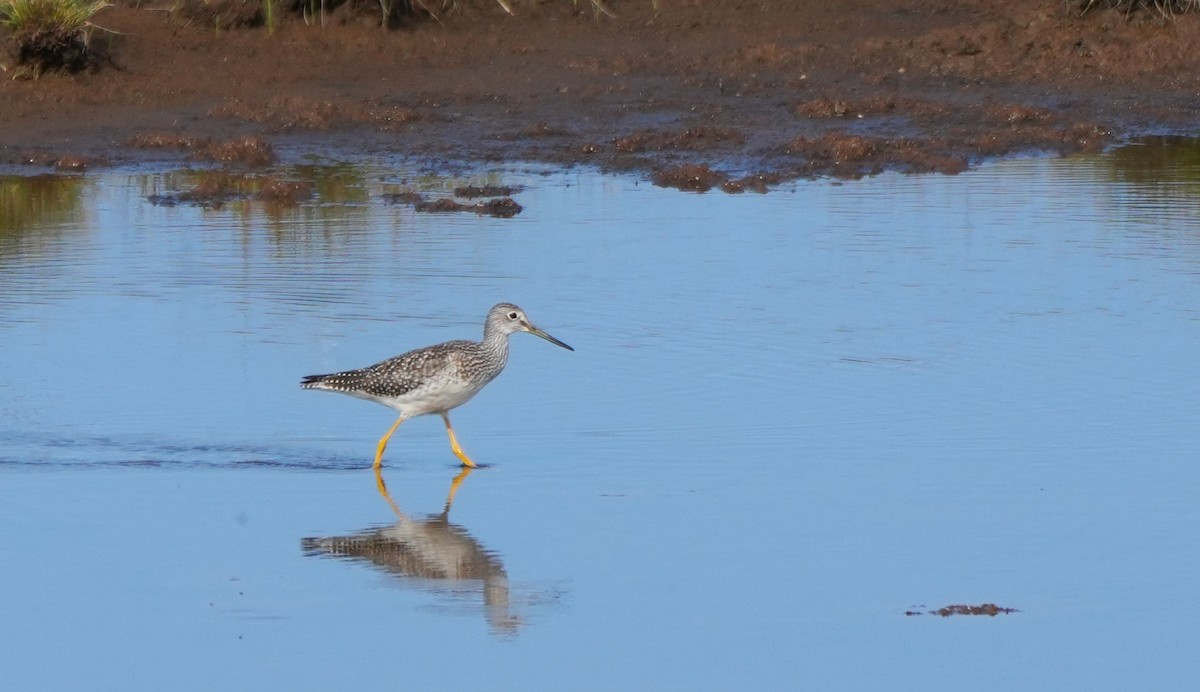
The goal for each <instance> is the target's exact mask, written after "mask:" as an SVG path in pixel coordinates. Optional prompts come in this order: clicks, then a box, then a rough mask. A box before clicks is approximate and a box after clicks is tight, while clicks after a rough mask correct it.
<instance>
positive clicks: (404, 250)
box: [0, 159, 1200, 689]
mask: <svg viewBox="0 0 1200 692" xmlns="http://www.w3.org/2000/svg"><path fill="white" fill-rule="evenodd" d="M1101 169H1102V166H1098V164H1097V163H1095V162H1094V161H1093V160H1089V159H1072V160H1066V161H1043V160H1026V161H1015V162H1010V163H1006V164H1003V165H997V166H991V167H988V168H987V169H985V170H982V171H977V172H973V173H968V174H964V175H960V176H956V177H901V176H890V175H889V176H883V177H880V178H876V179H872V180H866V181H861V182H854V183H846V184H833V183H828V182H816V183H797V184H795V185H793V186H790V188H789V189H785V190H781V191H777V192H774V193H772V194H769V195H766V196H758V195H740V196H728V195H722V194H707V195H691V194H682V193H679V192H673V191H669V190H661V189H657V188H653V187H650V186H648V185H646V184H644V183H643V184H637V183H635V182H634V181H632V180H629V179H625V178H605V177H600V176H596V175H592V174H590V173H571V174H558V175H552V176H541V175H538V174H537V173H536V172H529V173H522V174H513V175H511V176H506V177H505V178H504V181H503V182H505V183H508V184H512V183H520V184H524V185H527V186H528V187H527V189H526V190H525V191H523V192H521V193H519V194H517V195H516V197H517V199H518V201H519V202H520V203H521V204H523V205H525V207H526V211H525V212H524V213H522V214H521V215H520V216H518V217H516V218H515V219H512V220H497V219H491V218H487V217H476V216H473V215H453V216H445V215H415V214H413V213H412V211H411V209H408V208H405V207H398V206H385V205H383V204H380V203H379V202H378V199H379V194H380V192H383V191H389V190H390V188H387V187H386V186H385V185H384V184H383V183H379V182H378V180H379V176H378V175H372V174H368V175H365V176H364V177H363V179H364V180H366V181H368V182H367V183H365V184H366V185H367V186H368V188H369V189H370V192H371V195H372V203H371V204H369V205H367V206H363V205H362V204H361V203H356V204H355V205H353V212H352V213H348V214H347V215H346V216H341V217H339V215H338V214H337V213H336V207H333V208H330V207H326V208H325V209H324V213H322V214H320V215H317V214H312V213H311V212H298V213H297V214H295V216H294V218H289V217H288V216H287V215H286V214H285V215H283V216H280V217H275V218H272V219H270V220H269V221H267V220H264V218H263V217H261V216H254V215H253V214H250V215H244V214H238V213H236V212H235V211H232V210H225V211H218V212H214V211H201V210H196V209H192V208H186V207H175V208H160V207H153V206H151V205H149V204H146V203H145V202H144V201H142V198H141V194H143V192H144V190H143V189H142V188H141V187H139V186H138V185H137V184H135V183H134V182H131V181H129V180H127V179H125V178H122V177H121V176H119V175H113V176H98V178H99V179H100V181H101V182H100V183H99V184H97V185H96V186H95V188H94V190H93V194H94V195H95V197H94V201H93V202H92V204H93V207H94V209H93V210H92V211H89V212H88V218H92V217H93V216H94V224H95V225H94V227H93V228H91V229H90V233H88V234H87V235H86V236H85V238H84V239H82V240H81V241H80V244H79V245H78V246H72V247H71V248H64V249H63V251H62V254H61V255H59V256H58V257H52V258H39V259H38V260H37V261H34V262H20V263H17V264H14V265H10V266H14V267H16V268H17V269H15V270H11V271H7V272H5V273H4V274H3V275H0V360H3V361H4V362H6V363H19V364H20V366H19V367H14V368H10V372H9V373H8V375H7V376H6V378H5V380H4V381H3V382H0V469H3V468H4V467H8V468H9V472H7V473H4V474H3V475H4V478H3V479H2V480H3V483H0V525H4V526H6V527H15V534H14V535H15V538H9V539H7V540H6V541H5V542H4V543H5V545H4V546H3V547H0V559H3V562H4V563H5V564H6V565H14V564H15V565H20V567H18V568H17V569H16V570H15V571H14V570H13V569H11V568H6V570H5V572H6V576H4V577H0V586H3V588H4V590H5V592H8V593H13V592H20V593H22V594H25V595H26V597H27V600H26V601H25V602H27V603H36V604H40V607H39V608H38V609H37V610H36V611H34V610H32V609H30V608H29V607H18V608H17V610H16V612H15V613H9V614H7V615H5V617H4V618H3V619H0V622H3V623H4V624H0V627H13V628H17V629H18V630H19V631H22V632H25V633H27V634H28V636H26V637H22V638H20V639H19V640H17V639H14V638H12V637H6V641H13V642H14V644H13V647H15V649H14V650H13V651H12V654H13V657H14V658H13V660H29V661H38V660H49V657H50V656H52V655H53V656H54V657H55V659H54V660H59V659H58V658H57V657H59V656H60V654H61V653H62V652H63V651H74V652H78V654H79V658H78V659H77V660H79V661H80V665H81V666H82V665H85V664H87V663H89V662H90V663H91V664H95V665H100V662H104V665H106V666H112V667H113V668H114V669H115V670H128V669H129V666H136V668H137V669H139V670H141V671H142V672H143V673H144V676H145V677H144V678H143V679H145V680H147V681H148V682H152V683H158V684H160V685H161V684H168V683H170V684H171V685H172V686H173V687H176V686H177V685H178V684H179V681H180V680H189V679H193V678H190V677H188V675H186V674H180V673H189V672H190V673H191V674H194V675H201V674H203V675H204V676H211V677H197V678H195V679H197V680H200V679H203V680H206V681H210V682H218V683H219V682H231V683H232V682H235V681H236V682H237V683H241V684H244V683H245V682H247V681H250V682H252V683H255V685H256V686H261V685H263V684H268V685H271V686H274V685H275V684H278V686H285V685H286V686H289V687H295V686H300V687H310V686H311V687H330V686H333V685H339V686H343V685H345V684H347V683H350V684H354V683H363V684H369V683H379V682H387V683H390V684H407V685H410V686H417V687H428V686H431V685H433V684H444V682H445V681H447V680H450V679H453V680H455V681H456V682H457V683H466V684H480V683H486V684H489V685H492V686H497V687H502V688H527V687H534V688H537V687H549V686H564V685H565V686H568V687H577V686H578V685H576V684H575V683H579V682H580V681H588V682H589V683H594V685H592V684H589V685H586V686H587V687H589V688H591V687H594V688H604V689H627V688H631V687H650V686H654V687H667V688H671V687H677V688H693V687H700V688H730V687H734V686H737V687H747V686H748V687H755V688H805V687H815V688H818V689H824V688H831V687H833V688H841V687H850V688H869V689H878V688H881V687H882V688H897V687H899V688H914V687H918V688H922V689H927V688H940V689H961V688H962V687H963V682H964V679H966V680H969V683H968V684H969V686H970V687H971V688H987V687H990V688H995V689H1012V688H1013V687H1016V686H1030V685H1034V686H1037V687H1050V686H1053V687H1063V686H1070V687H1088V688H1104V687H1108V688H1129V687H1135V686H1136V687H1145V686H1146V684H1147V683H1152V684H1153V685H1154V686H1156V687H1174V688H1180V687H1184V686H1186V684H1187V683H1185V681H1188V682H1190V681H1191V680H1192V679H1194V677H1195V674H1196V673H1197V672H1200V671H1198V670H1197V668H1200V666H1197V664H1195V663H1194V662H1193V659H1194V657H1193V656H1192V654H1191V652H1192V651H1194V650H1195V649H1196V647H1197V645H1200V638H1198V637H1197V635H1196V628H1195V627H1194V626H1193V624H1192V622H1191V614H1190V607H1191V606H1194V605H1196V596H1195V593H1194V591H1195V590H1194V583H1195V575H1196V573H1197V568H1198V567H1200V558H1198V557H1197V555H1200V551H1198V550H1197V548H1200V528H1197V525H1196V521H1195V519H1196V512H1195V509H1194V506H1195V495H1196V494H1195V488H1196V487H1197V482H1198V481H1200V469H1198V468H1197V466H1196V464H1195V463H1194V459H1195V453H1196V450H1197V449H1198V448H1200V444H1198V443H1200V429H1198V427H1197V426H1196V425H1195V421H1196V418H1197V402H1198V401H1200V397H1198V395H1200V377H1198V375H1200V360H1198V359H1197V358H1196V355H1195V353H1196V346H1195V344H1197V343H1198V342H1200V339H1198V338H1197V337H1198V336H1200V315H1198V312H1197V310H1198V308H1197V306H1198V305H1200V281H1198V279H1200V263H1198V259H1200V234H1197V232H1196V230H1197V227H1198V226H1197V222H1198V220H1200V216H1198V215H1197V212H1196V211H1195V209H1196V206H1195V205H1194V204H1192V203H1191V199H1190V198H1184V199H1172V198H1170V197H1163V196H1161V195H1157V194H1155V195H1146V194H1141V192H1140V190H1141V188H1139V187H1137V186H1129V187H1121V186H1118V185H1115V184H1113V183H1110V182H1105V178H1106V176H1107V174H1106V173H1105V172H1103V171H1102V170H1101ZM339 219H340V220H339ZM55 262H58V263H60V264H61V265H64V266H67V267H69V270H68V271H62V270H61V269H62V267H61V266H59V267H57V268H56V267H53V266H52V265H54V263H55ZM50 269H54V271H50ZM497 300H512V301H514V302H517V303H518V304H521V305H522V306H523V307H525V308H526V309H527V311H528V312H529V313H530V316H531V317H532V319H533V320H534V321H535V322H536V323H538V324H539V325H540V326H542V327H543V328H545V329H547V330H548V331H550V332H551V333H552V334H555V335H556V336H558V337H560V338H562V339H563V340H564V341H566V342H568V343H570V344H572V345H573V346H575V347H576V348H577V349H578V350H577V352H576V353H568V352H565V351H561V350H560V349H555V348H553V347H551V346H549V345H548V344H545V343H544V342H541V341H539V340H537V339H532V338H529V337H527V336H525V335H517V336H515V337H514V343H513V353H512V355H511V358H510V361H509V370H508V372H506V373H505V374H504V375H503V376H502V377H500V378H499V379H498V380H497V381H496V382H494V383H493V384H492V385H490V386H489V388H488V390H487V391H485V392H484V393H483V394H481V395H480V396H479V397H478V399H477V400H476V401H474V402H472V403H471V404H469V405H468V406H466V407H464V408H462V409H460V410H459V411H457V412H456V413H455V415H454V420H455V424H456V428H457V429H458V430H459V435H460V439H461V441H462V443H463V445H464V447H465V448H466V449H467V450H468V452H469V453H470V454H471V455H472V456H473V457H474V458H476V459H478V460H480V461H485V462H493V463H495V464H496V467H495V468H493V469H486V470H484V471H483V472H480V473H476V474H475V475H474V476H473V477H472V478H471V482H470V484H469V485H468V487H466V488H465V489H464V490H463V493H462V494H461V495H460V497H459V499H458V501H457V504H456V506H455V510H454V512H455V515H454V521H455V522H456V523H458V524H461V525H462V526H463V527H465V528H466V529H469V530H470V532H471V533H472V535H474V536H476V537H477V538H478V539H479V540H480V542H481V543H483V544H485V545H487V546H488V547H489V549H492V550H495V551H497V553H499V554H501V555H502V556H503V561H504V564H505V565H506V568H507V570H508V573H509V577H510V579H511V580H512V582H513V588H514V593H515V594H516V595H515V596H514V598H516V599H517V602H518V605H522V606H523V607H522V608H519V610H521V612H522V615H523V616H524V617H526V618H528V621H529V622H528V626H526V627H524V628H523V629H522V631H521V634H520V636H519V637H518V638H516V639H513V640H502V641H497V640H495V639H493V638H491V637H490V636H489V635H488V633H487V628H486V626H485V625H484V624H483V619H482V618H479V617H478V614H477V613H476V614H473V615H470V616H463V617H455V616H453V615H448V614H447V613H445V612H441V611H440V610H438V609H437V608H429V607H428V605H429V601H428V599H427V598H425V599H424V600H423V594H421V593H410V592H406V591H403V590H398V589H395V588H393V587H391V586H389V585H388V584H387V582H386V576H385V575H381V574H379V573H377V572H373V571H371V570H369V569H366V568H363V567H356V566H355V565H352V564H342V563H334V562H328V563H322V562H314V561H311V560H307V561H306V560H305V559H304V558H303V557H302V556H301V555H300V551H299V548H298V541H299V537H301V536H304V535H331V534H337V533H344V532H348V531H349V532H352V531H354V530H356V529H359V528H361V527H363V526H368V525H372V524H378V523H381V522H385V521H387V520H388V513H387V509H386V507H384V506H383V505H382V503H381V502H379V500H378V498H376V497H374V495H373V489H372V486H371V481H370V479H369V475H370V474H369V473H366V472H362V471H359V470H354V469H357V468H361V467H362V466H365V465H366V464H369V462H370V457H371V454H372V452H373V450H374V443H375V441H376V440H377V439H378V437H379V435H381V434H382V433H383V432H384V430H385V429H386V428H387V426H388V425H389V424H390V423H391V414H390V413H389V412H388V411H386V410H385V409H383V408H381V407H377V406H372V405H370V404H367V403H365V402H361V401H356V400H353V399H349V398H345V397H337V396H332V395H323V394H318V393H312V392H300V391H299V390H298V389H297V388H296V382H297V380H298V379H299V376H300V375H304V374H308V373H310V372H326V371H330V370H334V369H340V368H345V367H353V366H359V365H366V364H369V363H371V362H374V361H375V360H378V359H380V358H383V357H386V356H389V355H392V354H395V353H398V352H400V351H403V350H405V349H407V348H409V347H412V346H416V345H423V344H426V343H433V342H436V341H439V340H444V339H449V338H458V337H473V336H475V335H477V333H478V331H479V324H480V320H481V319H482V317H483V314H484V312H486V310H487V308H488V307H489V306H490V305H491V304H492V303H493V302H496V301H497ZM387 459H388V464H389V469H388V473H389V485H390V486H399V487H402V488H404V490H405V496H406V497H412V498H414V499H413V500H411V502H413V503H417V505H418V506H417V507H415V510H417V511H434V510H435V509H437V508H438V506H439V502H440V497H439V493H441V492H443V491H444V489H445V486H446V483H447V482H448V479H449V477H450V476H451V475H453V470H451V469H450V468H448V467H449V465H450V464H451V463H452V461H453V457H452V456H451V455H450V453H449V450H448V449H447V445H446V442H445V438H444V434H443V432H442V430H441V424H440V422H438V421H437V420H436V419H432V420H431V419H419V420H416V421H411V422H409V423H406V424H405V425H404V426H402V427H401V428H400V430H399V431H398V432H397V434H396V437H394V438H393V440H392V442H391V444H390V446H389V449H388V455H387ZM128 462H140V463H142V464H147V465H148V468H130V469H125V468H124V467H125V466H127V465H128ZM101 464H115V465H117V466H118V467H121V468H122V470H121V471H115V470H107V471H104V470H96V471H84V470H82V469H83V468H84V467H86V466H98V465H101ZM156 464H157V465H158V466H155V465H156ZM260 464H261V465H265V466H257V465H260ZM271 464H279V465H282V466H283V468H284V469H287V470H290V472H287V473H284V472H282V471H281V470H279V469H277V468H274V467H272V466H270V465H271ZM162 466H166V467H167V468H162ZM247 466H249V468H247ZM176 467H178V468H176ZM46 468H54V469H55V471H54V472H52V473H51V472H48V471H43V470H42V469H46ZM225 468H229V469H234V468H236V469H238V470H236V471H235V470H224V469H225ZM13 469H19V470H21V472H19V473H18V472H14V471H13ZM326 469H329V470H339V469H342V470H344V469H350V470H346V471H344V472H340V473H331V472H328V471H327V470H326ZM422 498H423V499H422ZM421 502H423V503H424V504H423V505H422V504H420V503H421ZM151 518H153V519H151ZM47 546H52V547H47ZM76 576H79V577H85V578H78V579H75V578H72V577H76ZM234 580H236V581H234ZM6 582H7V583H6ZM547 593H553V594H559V596H555V597H553V599H552V600H554V601H555V602H554V603H553V604H551V605H545V604H541V605H539V603H538V600H539V598H541V597H543V596H544V594H547ZM235 594H236V595H235ZM540 595H542V596H540ZM546 598H549V597H546ZM521 599H524V603H522V602H521ZM210 601H211V602H213V603H215V605H213V606H211V607H210V606H209V605H208V604H209V602H210ZM984 601H994V602H996V603H998V604H1000V605H1002V606H1010V607H1016V608H1018V609H1020V610H1022V611H1023V612H1022V613H1021V614H1019V615H1014V616H1007V617H999V618H995V619H982V618H976V619H971V618H959V619H951V620H945V621H943V620H940V619H934V618H932V617H931V616H925V617H917V618H905V617H904V616H903V615H902V613H903V611H904V610H906V609H910V608H912V607H913V606H925V608H924V609H933V608H937V607H940V606H943V605H949V604H951V603H969V604H977V603H980V602H984ZM68 623H70V624H68ZM76 623H82V624H84V625H88V626H87V627H80V626H77V624H76ZM105 628H109V629H113V630H114V631H117V632H120V633H121V635H122V637H121V639H120V640H119V641H120V642H121V643H120V645H118V644H117V643H114V642H112V641H108V640H107V639H105V640H102V641H98V640H97V639H96V638H95V637H94V636H93V635H92V634H91V633H94V632H96V631H101V630H104V629H105ZM51 635H54V636H55V637H58V638H59V642H60V645H52V643H51V642H52V641H53V639H54V637H52V636H51ZM238 637H242V638H241V639H238ZM267 652H269V655H267ZM268 660H270V661H273V662H274V663H273V664H272V665H270V666H268V665H267V663H266V661H268ZM211 661H221V665H220V666H219V667H217V669H214V668H213V667H212V666H211V665H210V662H211ZM346 661H354V662H355V663H354V665H353V666H350V667H347V666H346V665H345V662H346ZM117 663H121V664H122V665H121V666H117V665H116V664H117ZM28 670H30V671H32V667H31V668H29V669H28ZM25 671H26V669H25V668H21V667H19V668H18V670H17V672H16V673H15V675H16V676H17V677H16V683H18V687H27V686H29V685H30V684H32V681H34V680H40V679H42V678H38V677H34V673H33V672H29V673H28V675H29V677H24V676H23V673H25ZM53 672H54V673H56V674H55V675H54V676H52V677H49V678H46V680H48V681H49V682H54V681H56V680H57V681H62V682H65V681H68V680H71V679H77V677H76V676H74V675H73V674H72V668H71V667H70V666H69V665H67V666H65V667H62V666H60V669H59V670H56V671H53ZM41 674H45V672H44V671H43V672H42V673H41ZM117 675H118V673H115V672H114V673H112V674H110V675H109V676H108V677H104V676H102V677H101V684H100V686H101V687H103V686H104V684H103V681H105V680H113V681H116V680H125V678H121V677H116V676H117ZM264 676H265V677H264ZM447 676H450V677H447ZM964 676H970V677H964ZM79 677H82V676H79ZM113 686H115V683H114V685H113ZM204 686H205V687H208V686H209V685H204ZM197 687H201V686H197Z"/></svg>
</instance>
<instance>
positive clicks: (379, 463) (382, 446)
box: [372, 415, 408, 470]
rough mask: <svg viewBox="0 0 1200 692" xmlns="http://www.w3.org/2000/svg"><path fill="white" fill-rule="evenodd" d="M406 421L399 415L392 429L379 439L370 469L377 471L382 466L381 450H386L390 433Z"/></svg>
mask: <svg viewBox="0 0 1200 692" xmlns="http://www.w3.org/2000/svg"><path fill="white" fill-rule="evenodd" d="M406 420H408V416H404V415H401V416H400V417H399V418H397V419H396V422H395V423H392V427H390V428H388V431H387V434H386V435H384V436H383V437H382V438H380V440H379V446H378V447H376V448H375V464H374V465H373V466H372V468H374V469H376V470H378V469H379V467H380V466H382V465H383V450H385V449H387V443H388V439H390V438H391V436H392V433H394V432H396V428H398V427H400V424H401V423H403V422H404V421H406Z"/></svg>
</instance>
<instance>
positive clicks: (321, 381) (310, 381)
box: [300, 375, 329, 389]
mask: <svg viewBox="0 0 1200 692" xmlns="http://www.w3.org/2000/svg"><path fill="white" fill-rule="evenodd" d="M326 377H329V375H305V376H304V379H302V380H300V387H301V388H303V389H325V388H326V387H327V385H326V384H325V378H326Z"/></svg>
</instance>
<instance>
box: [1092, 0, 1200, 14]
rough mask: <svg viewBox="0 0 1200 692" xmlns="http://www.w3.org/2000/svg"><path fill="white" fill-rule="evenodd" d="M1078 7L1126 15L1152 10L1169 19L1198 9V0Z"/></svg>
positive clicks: (1111, 1) (1101, 1)
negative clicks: (1118, 12) (1112, 10)
mask: <svg viewBox="0 0 1200 692" xmlns="http://www.w3.org/2000/svg"><path fill="white" fill-rule="evenodd" d="M1079 7H1080V9H1082V10H1083V11H1084V12H1087V11H1088V10H1093V9H1104V8H1110V9H1117V10H1121V11H1122V12H1124V13H1126V14H1131V13H1133V12H1135V11H1137V10H1153V11H1156V12H1158V13H1159V14H1161V15H1163V16H1164V17H1170V16H1172V15H1176V14H1181V13H1183V12H1187V11H1188V10H1194V9H1197V8H1200V0H1080V2H1079Z"/></svg>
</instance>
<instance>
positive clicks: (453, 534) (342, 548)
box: [300, 467, 522, 634]
mask: <svg viewBox="0 0 1200 692" xmlns="http://www.w3.org/2000/svg"><path fill="white" fill-rule="evenodd" d="M473 470H474V469H472V468H471V467H465V468H463V470H462V472H461V473H459V474H458V475H457V476H455V477H454V480H453V481H451V483H450V491H449V492H448V493H447V495H446V504H445V506H444V507H443V508H442V512H441V513H440V514H436V515H431V516H428V517H424V518H412V517H409V516H408V515H407V514H405V513H404V512H403V511H401V510H400V507H399V506H398V505H397V504H396V502H395V501H394V500H392V496H391V494H390V493H389V492H388V489H387V484H386V483H385V482H384V480H383V474H382V470H381V469H380V468H378V467H377V468H376V469H375V484H376V487H377V488H378V489H379V494H380V495H382V496H383V499H384V500H386V501H387V503H388V505H389V506H390V507H391V508H392V511H394V512H395V513H396V516H397V517H398V519H397V521H396V523H395V524H392V525H390V526H382V527H375V528H371V529H367V530H364V531H360V532H358V533H355V534H352V535H349V536H330V537H325V538H304V539H302V540H301V542H300V545H301V548H302V549H303V550H304V553H305V554H306V555H314V556H330V557H338V558H343V559H346V560H354V561H359V560H361V561H364V562H369V563H371V564H373V565H375V566H376V567H378V568H380V569H382V570H384V571H386V572H389V573H391V574H393V575H395V576H396V577H398V578H400V579H401V580H403V581H405V582H409V584H410V585H413V586H416V587H417V588H423V589H428V590H430V591H435V592H444V591H445V590H447V589H454V590H457V591H461V590H471V591H474V590H475V589H477V588H478V586H477V585H476V584H473V582H482V591H483V605H484V615H485V617H486V618H487V621H488V626H489V628H490V629H491V631H492V632H493V633H496V634H513V633H516V631H517V629H518V628H519V627H520V626H521V624H522V622H521V619H520V618H519V617H517V616H515V615H513V614H511V613H510V612H509V589H508V574H507V573H506V572H505V571H504V564H503V562H502V561H501V559H500V556H499V555H497V554H496V553H493V552H491V551H489V550H487V549H485V548H484V547H483V546H482V545H480V543H479V541H477V540H475V539H474V538H473V537H472V536H471V534H470V533H468V532H467V530H466V529H465V528H463V527H462V526H459V525H457V524H452V523H450V520H449V515H450V507H451V506H452V505H453V504H454V495H455V494H456V493H457V492H458V489H459V487H460V486H461V485H462V483H463V481H465V480H466V478H467V476H469V475H471V472H472V471H473Z"/></svg>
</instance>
